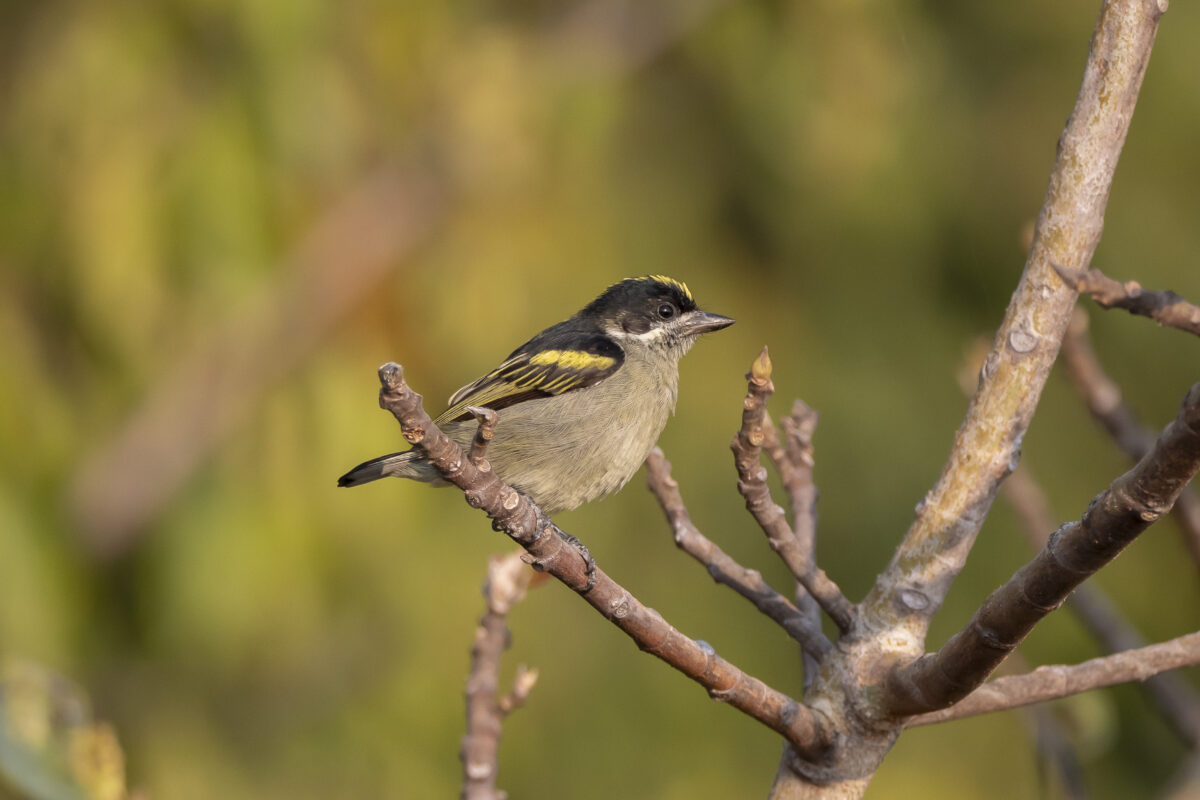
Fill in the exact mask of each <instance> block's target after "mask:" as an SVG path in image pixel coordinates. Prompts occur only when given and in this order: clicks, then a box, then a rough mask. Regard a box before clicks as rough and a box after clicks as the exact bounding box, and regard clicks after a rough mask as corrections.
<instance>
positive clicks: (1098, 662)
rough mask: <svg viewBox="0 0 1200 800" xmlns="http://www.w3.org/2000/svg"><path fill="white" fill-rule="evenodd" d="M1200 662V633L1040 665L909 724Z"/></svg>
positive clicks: (1025, 702) (1031, 700)
mask: <svg viewBox="0 0 1200 800" xmlns="http://www.w3.org/2000/svg"><path fill="white" fill-rule="evenodd" d="M1196 664H1200V632H1196V633H1189V634H1187V635H1185V636H1180V637H1178V638H1176V639H1171V640H1170V641H1166V642H1160V643H1158V644H1152V645H1149V646H1148V647H1142V648H1139V649H1137V650H1126V651H1124V652H1121V653H1114V654H1112V655H1108V656H1102V657H1101V658H1093V659H1092V660H1091V661H1084V662H1083V663H1082V664H1074V665H1071V666H1065V665H1053V666H1045V667H1038V668H1037V669H1035V670H1034V671H1033V672H1029V673H1026V674H1024V675H1010V676H1006V677H1003V678H997V679H996V680H994V681H989V682H988V683H985V684H984V685H982V686H980V687H979V688H978V689H976V690H975V691H974V692H972V693H971V694H970V695H968V696H967V697H966V698H965V699H963V700H962V701H960V702H959V703H957V704H955V705H953V706H950V707H949V708H945V709H942V710H940V711H934V712H932V713H928V714H920V715H918V716H915V717H913V718H911V719H909V720H908V722H907V723H906V726H907V727H910V728H912V727H916V726H918V725H932V724H934V723H936V722H948V721H950V720H955V719H963V718H965V717H974V716H978V715H980V714H989V713H991V712H993V711H1007V710H1009V709H1012V708H1018V707H1020V706H1027V705H1030V704H1032V703H1041V702H1044V701H1046V700H1055V699H1057V698H1060V697H1069V696H1071V695H1073V694H1080V693H1082V692H1088V691H1091V690H1092V689H1103V688H1105V687H1106V686H1115V685H1117V684H1119V683H1128V682H1129V681H1144V680H1146V679H1147V678H1150V677H1152V676H1154V675H1158V674H1160V673H1162V672H1165V671H1167V670H1171V669H1179V668H1180V667H1188V666H1194V665H1196Z"/></svg>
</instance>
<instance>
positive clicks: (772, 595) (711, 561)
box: [646, 447, 833, 661]
mask: <svg viewBox="0 0 1200 800" xmlns="http://www.w3.org/2000/svg"><path fill="white" fill-rule="evenodd" d="M646 471H647V475H646V483H647V485H649V487H650V491H651V492H652V493H653V494H654V496H655V498H657V499H658V504H659V505H660V506H662V510H663V513H664V514H666V516H667V523H668V524H670V526H671V530H672V531H673V532H674V535H675V544H676V545H677V546H678V547H679V549H680V550H683V551H684V552H685V553H687V554H688V555H690V556H691V557H692V558H694V559H696V560H697V561H699V562H700V563H701V564H703V565H704V566H705V568H706V569H707V570H708V574H709V575H711V576H712V579H713V580H714V581H716V582H717V583H720V584H722V585H724V586H728V587H729V588H730V589H733V590H734V591H735V592H737V593H738V594H740V595H741V596H742V597H744V598H746V599H747V600H749V601H750V602H751V603H753V604H754V607H755V608H757V609H758V610H759V611H761V612H762V613H764V614H766V615H767V616H768V617H770V618H771V619H772V620H774V621H775V622H776V623H777V624H778V625H779V626H780V627H781V628H783V629H784V630H785V631H787V634H788V635H789V636H791V637H792V638H793V639H795V640H796V641H797V642H799V643H800V646H801V647H803V648H804V652H805V653H811V654H813V656H814V657H815V658H816V659H817V661H820V659H822V658H824V657H825V654H826V653H828V652H829V651H830V649H832V647H833V645H832V644H830V642H829V640H828V639H827V638H825V635H824V634H823V633H821V621H820V619H819V618H818V619H817V620H816V624H815V625H814V624H812V622H811V621H810V620H806V619H805V618H804V616H803V615H802V614H801V613H800V611H799V610H798V609H797V608H796V606H794V605H792V603H791V601H790V600H788V599H787V598H786V597H784V596H783V595H781V594H780V593H779V592H777V591H775V590H774V589H772V588H771V587H770V586H769V585H768V584H767V582H766V581H765V580H763V576H762V573H760V572H759V571H758V570H753V569H746V568H745V567H743V566H742V565H741V564H739V563H737V561H735V560H734V559H733V558H731V557H730V556H729V555H728V554H727V553H726V552H725V551H724V550H722V549H721V548H720V547H718V546H717V545H716V544H715V543H714V542H712V541H711V540H710V539H708V538H707V537H706V536H705V535H704V534H702V533H701V532H700V530H699V529H698V528H697V527H696V526H695V525H694V524H693V523H692V518H691V515H690V514H688V510H687V507H686V506H685V505H684V503H683V496H682V495H681V494H680V493H679V483H678V481H676V480H675V479H674V478H672V477H671V462H669V461H667V459H666V457H664V456H663V453H662V450H659V449H658V448H657V447H656V448H654V449H653V450H651V451H650V457H649V458H647V459H646Z"/></svg>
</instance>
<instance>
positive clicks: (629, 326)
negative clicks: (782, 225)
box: [338, 275, 734, 514]
mask: <svg viewBox="0 0 1200 800" xmlns="http://www.w3.org/2000/svg"><path fill="white" fill-rule="evenodd" d="M733 322H734V320H732V319H730V318H729V317H723V316H721V315H720V314H712V313H709V312H707V311H701V310H700V309H699V308H697V307H696V301H695V299H694V298H693V297H692V293H691V292H690V291H689V290H688V288H687V286H685V285H684V284H683V283H682V282H680V281H677V280H675V279H674V278H668V277H666V276H663V275H648V276H645V277H640V278H629V279H627V280H623V281H621V282H620V283H616V284H613V285H612V286H610V287H608V288H607V289H606V290H605V291H604V293H603V294H601V295H600V296H599V297H597V298H596V299H595V300H593V301H592V302H590V303H588V305H587V306H585V307H584V309H583V310H582V311H580V312H579V313H578V314H576V315H575V316H573V317H571V318H570V319H568V320H566V321H565V322H560V323H558V324H557V325H552V326H551V327H549V328H547V329H546V330H544V331H542V332H541V333H539V334H538V335H537V336H534V337H533V338H532V339H530V340H529V341H528V342H526V343H525V344H523V345H521V346H520V347H518V348H517V349H516V350H514V351H513V352H512V354H511V355H509V357H508V358H506V359H505V360H504V361H503V362H502V363H501V364H500V365H499V366H498V367H496V368H495V369H493V370H492V371H491V372H489V373H487V374H486V375H484V376H483V377H482V378H479V379H478V380H476V381H474V382H472V383H469V384H467V385H466V386H464V387H462V388H461V389H459V390H458V391H457V392H455V393H454V394H453V395H452V396H451V397H450V402H449V404H450V407H449V408H448V409H446V410H445V411H443V412H442V413H441V415H439V416H438V417H437V419H436V420H434V422H435V423H436V424H437V426H438V427H439V428H440V429H441V430H442V432H443V433H445V434H446V435H447V436H449V437H450V438H451V439H453V440H454V441H455V442H457V443H458V444H459V445H460V446H462V447H464V448H466V447H468V446H469V445H470V442H471V439H472V437H473V436H474V435H475V430H476V427H477V423H476V421H475V419H474V417H472V416H471V413H470V412H469V411H467V407H468V406H483V407H486V408H491V409H494V410H495V411H497V412H499V424H498V425H497V427H496V432H495V437H494V438H493V439H492V441H491V443H490V444H489V446H488V451H487V457H488V460H489V461H490V462H491V464H492V468H493V469H494V470H495V472H496V474H497V475H498V476H499V477H500V479H501V480H503V481H504V482H505V483H507V484H508V485H510V486H512V487H513V488H515V489H517V490H518V491H520V492H522V493H524V494H525V495H527V496H529V497H530V498H531V499H532V500H533V501H534V502H535V503H537V504H538V506H540V507H541V509H542V510H543V511H545V512H546V513H547V514H555V513H558V512H559V511H567V510H570V509H573V508H577V507H579V506H581V505H583V504H584V503H587V502H589V501H591V500H595V499H596V498H599V497H604V496H607V495H609V494H612V493H613V492H615V491H617V490H618V489H620V488H621V487H622V486H624V485H625V484H626V483H627V482H628V481H629V479H630V478H631V477H633V473H635V472H637V469H638V467H639V466H641V464H642V462H643V461H645V460H646V456H647V455H649V453H650V450H651V448H653V447H654V443H655V441H657V440H658V435H659V434H660V433H662V429H663V427H664V426H665V425H666V424H667V418H668V417H669V416H670V415H671V414H672V413H673V412H674V411H675V401H676V398H677V396H678V387H679V360H680V359H681V358H683V355H684V354H685V353H687V351H688V350H690V349H691V347H692V345H693V344H694V343H695V342H696V339H697V338H698V337H699V336H700V334H702V333H708V332H709V331H716V330H720V329H721V328H725V327H728V326H730V325H732V324H733ZM389 475H391V476H395V477H398V478H411V479H413V480H417V481H423V482H425V483H430V484H433V485H435V486H437V485H441V486H444V485H446V483H445V481H443V480H442V478H441V476H440V475H439V474H438V472H437V470H436V469H435V468H434V467H433V465H432V464H430V463H429V462H428V461H427V460H425V459H424V458H423V457H422V455H421V452H420V451H419V450H415V449H414V450H408V451H405V452H402V453H392V454H390V455H386V456H380V457H379V458H373V459H371V460H370V461H366V462H364V463H362V464H359V465H358V466H357V467H355V468H354V469H352V470H350V471H349V472H347V473H346V474H345V475H343V476H342V477H340V478H338V486H358V485H360V484H363V483H368V482H370V481H374V480H378V479H379V478H383V477H387V476H389Z"/></svg>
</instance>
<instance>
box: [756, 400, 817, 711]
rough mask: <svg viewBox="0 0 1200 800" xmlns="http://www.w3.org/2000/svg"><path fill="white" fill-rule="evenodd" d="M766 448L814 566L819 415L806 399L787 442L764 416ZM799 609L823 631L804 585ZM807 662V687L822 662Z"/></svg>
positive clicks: (786, 421)
mask: <svg viewBox="0 0 1200 800" xmlns="http://www.w3.org/2000/svg"><path fill="white" fill-rule="evenodd" d="M763 423H764V424H763V434H764V441H763V448H764V449H765V450H766V451H767V453H768V454H769V455H770V456H771V460H772V461H773V462H774V463H775V467H776V469H778V470H779V474H780V477H781V478H782V479H783V488H784V490H785V491H786V492H787V494H788V500H789V501H790V504H791V507H792V533H793V534H794V535H795V538H796V541H797V542H798V543H799V547H800V548H801V550H803V551H804V552H805V553H807V554H808V560H809V562H810V563H813V564H815V563H816V561H817V487H816V484H814V483H813V465H814V463H815V462H814V458H813V443H812V439H813V433H814V432H815V431H816V429H817V412H816V411H814V410H813V409H811V408H809V407H808V406H807V405H806V404H805V403H804V401H803V400H796V401H795V402H794V403H793V404H792V413H791V414H790V415H788V416H786V417H784V418H783V421H782V425H783V435H784V438H785V440H786V443H783V442H780V441H779V436H778V433H777V432H776V430H775V426H774V425H772V424H771V415H770V414H764V415H763ZM796 608H798V609H800V614H801V616H802V617H803V618H804V619H805V620H807V622H808V624H809V625H812V626H815V627H817V628H818V629H820V626H821V607H820V606H819V605H817V601H816V600H814V599H813V596H812V595H811V594H809V593H808V590H807V589H805V588H804V586H803V585H802V584H797V585H796ZM802 660H803V663H804V688H805V690H806V691H807V690H808V687H809V686H811V685H812V682H813V681H814V680H815V679H816V677H817V668H818V666H819V663H818V659H815V658H813V657H812V654H810V653H808V652H804V653H803V654H802Z"/></svg>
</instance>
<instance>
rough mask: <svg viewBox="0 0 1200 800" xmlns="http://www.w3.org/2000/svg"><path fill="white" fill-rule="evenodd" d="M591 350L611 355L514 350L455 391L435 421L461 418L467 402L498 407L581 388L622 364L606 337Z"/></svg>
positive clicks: (580, 351)
mask: <svg viewBox="0 0 1200 800" xmlns="http://www.w3.org/2000/svg"><path fill="white" fill-rule="evenodd" d="M595 349H598V350H605V349H607V350H608V352H611V353H613V355H604V354H603V353H602V352H597V353H592V352H588V351H587V350H537V351H535V352H532V353H529V352H518V353H517V354H516V355H513V356H511V357H509V358H508V359H507V360H505V362H504V363H503V364H501V365H500V366H498V367H496V368H495V369H494V370H492V371H491V372H489V373H488V374H487V375H484V376H483V377H482V378H480V379H479V380H477V381H475V382H474V383H469V384H467V385H466V386H464V387H463V388H461V389H459V390H458V391H457V392H455V393H454V395H453V396H452V397H451V398H450V408H448V409H446V410H445V411H444V412H442V414H441V415H440V416H439V417H438V418H437V422H438V423H439V424H440V423H442V422H449V421H451V420H455V419H461V418H465V416H466V414H467V412H466V407H467V406H468V405H473V406H488V407H489V408H494V409H497V410H498V409H501V408H505V407H507V406H510V405H513V404H514V403H519V402H522V401H524V400H532V399H534V398H537V397H546V396H548V395H552V394H563V393H564V392H569V391H572V390H574V389H583V388H586V387H588V386H591V385H593V384H595V383H597V382H598V381H601V380H604V379H605V378H607V377H608V376H609V375H612V374H613V373H614V372H616V371H617V370H618V369H619V368H620V367H621V365H622V364H623V363H624V354H623V353H622V352H621V349H620V348H619V347H617V346H616V345H615V344H612V343H611V342H609V341H607V340H602V341H601V342H599V343H597V344H595Z"/></svg>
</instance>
